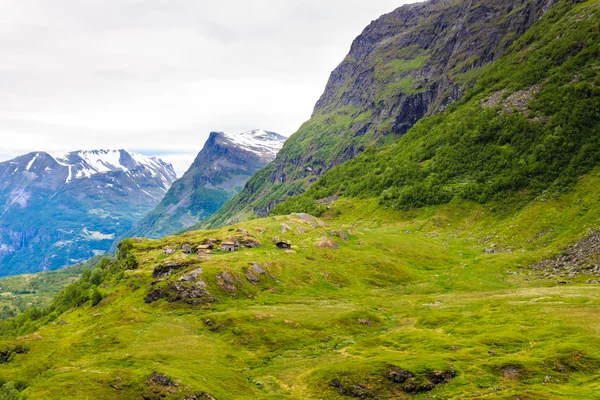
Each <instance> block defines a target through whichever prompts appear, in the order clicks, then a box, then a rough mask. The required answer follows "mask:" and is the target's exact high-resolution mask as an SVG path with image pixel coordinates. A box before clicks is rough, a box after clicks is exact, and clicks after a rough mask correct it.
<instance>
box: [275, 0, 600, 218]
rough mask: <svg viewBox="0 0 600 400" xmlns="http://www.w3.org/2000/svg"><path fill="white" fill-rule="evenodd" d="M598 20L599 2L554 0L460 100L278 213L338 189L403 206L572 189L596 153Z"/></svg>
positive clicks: (303, 207)
mask: <svg viewBox="0 0 600 400" xmlns="http://www.w3.org/2000/svg"><path fill="white" fill-rule="evenodd" d="M599 22H600V3H598V2H597V1H587V2H583V3H581V4H578V5H577V6H575V7H571V6H570V5H567V4H565V3H561V4H559V5H557V6H555V7H554V8H553V9H552V10H551V11H549V12H548V14H547V15H546V17H545V18H544V19H542V21H541V22H540V23H539V24H537V25H535V26H534V27H533V28H532V29H530V30H529V31H528V32H527V33H525V34H524V35H523V36H522V37H521V38H519V40H517V41H516V42H515V43H514V44H513V46H512V47H511V48H510V53H509V54H508V55H507V56H505V57H503V58H501V59H500V60H498V61H497V62H495V63H493V64H491V65H490V66H488V67H485V68H483V69H481V70H478V71H473V74H475V75H476V76H477V78H476V79H475V81H476V82H477V84H476V85H475V86H474V87H473V88H472V89H471V90H470V91H469V92H468V93H467V94H466V95H465V96H464V97H463V99H462V100H461V101H460V102H458V103H457V104H454V105H452V106H450V107H449V108H448V109H447V110H446V111H445V112H443V113H441V114H438V115H436V116H432V117H427V118H423V119H422V120H420V121H419V122H418V123H417V124H416V125H415V126H414V127H413V128H412V129H411V130H410V131H409V132H408V133H407V134H406V135H405V136H404V137H402V138H401V139H400V140H399V141H398V142H397V143H395V144H393V145H390V146H387V147H384V148H381V149H375V148H371V149H370V150H368V151H366V152H365V153H363V154H361V155H360V156H358V157H356V158H355V159H354V160H351V161H349V162H347V163H344V164H342V165H340V166H338V167H336V168H334V169H333V170H331V171H329V172H328V173H326V174H325V175H324V176H323V177H322V178H321V179H320V180H319V181H318V182H317V183H316V184H315V185H314V186H313V187H312V188H311V189H310V190H309V191H308V192H307V193H306V194H305V195H304V196H300V197H295V198H291V199H290V200H288V201H287V202H286V203H284V204H281V205H279V206H278V207H277V208H276V209H275V213H280V214H287V213H289V212H293V211H294V212H298V211H309V212H310V211H312V212H315V213H318V212H319V211H320V210H322V207H320V206H319V205H315V204H314V203H313V202H312V200H316V199H321V198H326V197H329V196H333V195H344V196H349V197H361V198H378V199H379V201H380V203H381V204H383V205H385V206H391V207H393V208H396V209H407V208H411V207H420V206H424V205H432V204H444V203H447V202H449V201H451V200H452V199H454V198H462V199H466V200H472V201H476V202H479V203H486V202H488V201H490V200H494V199H495V200H500V199H504V198H506V196H512V194H515V193H518V194H519V196H518V197H520V199H519V201H521V202H523V203H525V202H527V201H528V200H529V199H531V198H532V197H535V196H536V195H538V194H540V193H542V192H544V191H546V192H547V193H548V194H550V193H557V192H562V191H565V190H568V188H569V187H570V185H572V184H573V183H574V182H576V181H577V179H578V178H579V177H580V176H582V175H583V174H585V173H587V172H589V171H590V169H591V168H593V167H594V166H596V165H598V163H599V162H600V158H599V154H600V135H599V132H600V75H599V74H598V72H599V70H600V61H599V60H600V31H599V30H598V24H599Z"/></svg>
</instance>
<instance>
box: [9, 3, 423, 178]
mask: <svg viewBox="0 0 600 400" xmlns="http://www.w3.org/2000/svg"><path fill="white" fill-rule="evenodd" d="M409 2H413V1H407V0H370V1H365V0H253V1H244V0H220V1H206V0H205V1H200V0H195V1H193V0H0V60H2V62H1V63H0V161H2V160H6V159H9V158H12V157H15V156H17V155H19V154H23V153H28V152H31V151H40V150H41V151H71V150H79V149H113V148H114V149H121V148H124V149H127V150H132V151H137V152H141V153H144V154H148V155H159V156H161V157H162V158H163V159H165V160H166V161H169V162H172V163H173V165H174V166H175V168H176V170H177V173H178V175H181V174H182V173H183V172H184V171H185V170H186V169H187V167H188V166H189V164H190V163H191V162H192V160H193V158H194V156H195V155H196V154H197V153H198V151H200V149H201V148H202V146H203V144H204V142H205V140H206V138H207V137H208V134H209V132H210V131H213V130H216V131H225V132H230V133H237V132H242V131H245V130H249V129H253V128H263V129H267V130H272V131H275V132H278V133H281V134H283V135H285V136H289V135H291V134H292V133H294V132H295V131H296V129H297V128H298V127H299V126H300V124H301V123H302V122H304V121H305V120H307V119H308V118H309V117H310V114H311V112H312V109H313V106H314V104H315V102H316V101H317V99H318V98H319V96H320V95H321V93H322V92H323V89H324V87H325V84H326V82H327V78H328V77H329V74H330V72H331V70H332V69H333V68H335V67H336V66H337V64H339V63H340V62H341V60H342V59H343V58H344V56H345V55H346V54H347V53H348V50H349V48H350V44H351V43H352V40H353V39H354V38H355V37H356V36H357V35H358V34H359V33H360V32H361V31H362V30H363V28H364V27H365V26H367V25H368V24H369V22H370V21H371V20H373V19H375V18H377V17H378V16H380V15H381V14H384V13H386V12H390V11H392V10H394V9H395V8H396V7H399V6H401V5H402V4H405V3H409Z"/></svg>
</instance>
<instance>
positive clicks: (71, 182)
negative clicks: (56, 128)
mask: <svg viewBox="0 0 600 400" xmlns="http://www.w3.org/2000/svg"><path fill="white" fill-rule="evenodd" d="M175 178H176V176H175V172H174V171H173V168H172V166H171V165H170V164H167V163H165V162H163V161H161V160H159V159H157V158H153V157H145V156H142V155H140V154H136V153H129V152H127V151H124V150H119V151H117V150H98V151H76V152H72V153H67V154H48V153H45V152H39V153H30V154H27V155H24V156H21V157H17V158H15V159H13V160H10V161H5V162H3V163H0V205H1V206H0V209H1V210H2V212H1V213H0V275H10V274H17V273H30V272H36V271H42V270H54V269H57V268H61V267H64V266H67V265H72V264H74V263H77V262H81V261H84V260H86V259H88V258H90V257H92V256H94V255H97V254H102V253H104V252H106V251H107V250H108V249H109V248H110V245H111V244H112V242H113V241H114V239H115V237H116V236H118V235H121V234H123V233H124V232H126V231H128V230H129V229H131V227H132V226H133V224H134V223H135V222H137V221H139V220H140V219H141V218H142V217H143V215H144V214H146V213H147V212H148V211H150V210H151V209H152V208H153V207H154V206H155V205H156V204H158V202H159V201H160V200H161V199H162V198H163V196H164V194H165V193H166V191H167V190H168V189H169V187H170V186H171V184H172V183H173V181H174V180H175Z"/></svg>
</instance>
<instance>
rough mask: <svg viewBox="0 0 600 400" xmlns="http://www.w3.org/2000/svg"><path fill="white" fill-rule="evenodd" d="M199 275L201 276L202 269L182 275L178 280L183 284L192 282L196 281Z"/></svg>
mask: <svg viewBox="0 0 600 400" xmlns="http://www.w3.org/2000/svg"><path fill="white" fill-rule="evenodd" d="M200 274H202V268H201V267H198V268H196V269H195V270H193V271H192V272H190V273H189V274H186V275H184V276H183V277H182V278H181V279H179V280H180V281H184V282H192V281H195V280H196V279H198V276H200Z"/></svg>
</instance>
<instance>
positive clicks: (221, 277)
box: [216, 272, 235, 292]
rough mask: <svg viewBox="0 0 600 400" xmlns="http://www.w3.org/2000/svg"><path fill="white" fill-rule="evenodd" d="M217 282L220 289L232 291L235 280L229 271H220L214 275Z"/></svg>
mask: <svg viewBox="0 0 600 400" xmlns="http://www.w3.org/2000/svg"><path fill="white" fill-rule="evenodd" d="M216 278H217V284H218V285H219V287H220V288H221V289H224V290H227V291H228V292H232V291H234V290H235V282H234V281H233V278H232V277H231V275H230V274H229V272H221V273H220V274H218V275H217V276H216Z"/></svg>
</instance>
